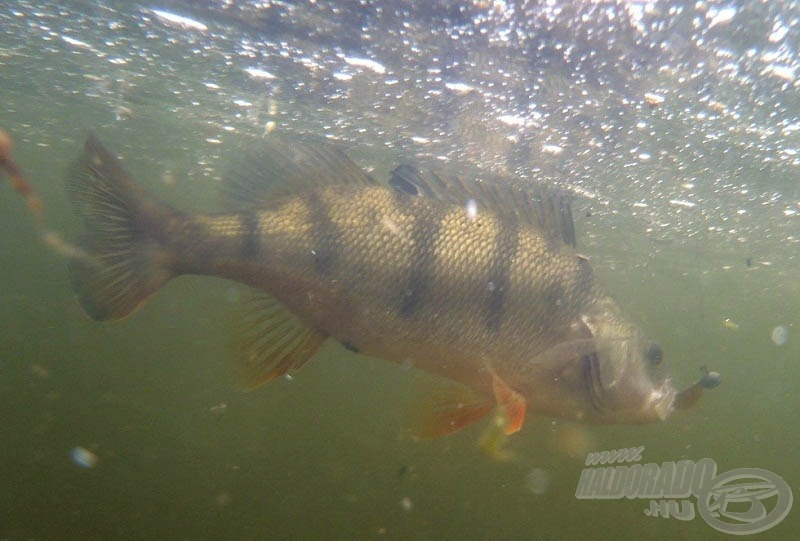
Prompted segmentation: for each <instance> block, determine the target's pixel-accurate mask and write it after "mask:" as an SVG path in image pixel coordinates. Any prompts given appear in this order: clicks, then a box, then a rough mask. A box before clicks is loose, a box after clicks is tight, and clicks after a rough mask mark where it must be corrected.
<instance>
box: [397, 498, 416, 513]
mask: <svg viewBox="0 0 800 541" xmlns="http://www.w3.org/2000/svg"><path fill="white" fill-rule="evenodd" d="M400 507H402V508H403V511H405V512H409V511H411V510H412V509H413V508H414V502H412V501H411V498H409V497H408V496H406V497H405V498H403V499H402V500H400Z"/></svg>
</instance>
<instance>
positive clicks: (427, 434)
mask: <svg viewBox="0 0 800 541" xmlns="http://www.w3.org/2000/svg"><path fill="white" fill-rule="evenodd" d="M493 407H494V404H493V403H492V400H491V398H490V397H487V396H484V395H480V394H478V393H476V392H475V391H473V390H472V389H469V388H468V387H464V386H462V385H458V384H452V385H449V386H447V387H446V388H445V389H444V390H441V389H440V390H439V391H438V392H436V393H435V394H433V395H431V396H429V398H428V399H427V400H423V401H422V403H421V404H420V406H419V408H418V411H417V412H416V414H415V415H414V419H413V421H412V428H411V434H412V435H413V436H414V437H416V438H420V439H429V438H438V437H439V436H445V435H447V434H450V433H452V432H456V431H458V430H461V429H462V428H464V427H467V426H469V425H471V424H473V423H475V422H477V421H479V420H480V419H481V418H483V416H484V415H486V414H487V413H489V412H490V411H492V408H493Z"/></svg>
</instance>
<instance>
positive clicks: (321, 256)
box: [306, 192, 341, 275]
mask: <svg viewBox="0 0 800 541" xmlns="http://www.w3.org/2000/svg"><path fill="white" fill-rule="evenodd" d="M306 203H307V204H308V210H309V219H310V220H311V235H312V238H313V239H314V240H313V242H314V248H313V251H312V253H313V256H314V271H316V272H317V273H318V274H323V275H324V274H330V272H331V270H332V268H333V264H334V263H335V260H336V250H337V249H338V248H339V243H340V239H341V231H340V230H339V228H338V227H337V226H336V224H335V223H333V220H331V215H330V209H329V208H328V207H327V206H326V205H325V202H324V201H323V200H322V199H321V198H320V197H319V194H317V193H315V192H311V193H310V194H308V197H307V198H306Z"/></svg>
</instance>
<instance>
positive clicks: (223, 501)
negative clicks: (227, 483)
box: [215, 492, 231, 507]
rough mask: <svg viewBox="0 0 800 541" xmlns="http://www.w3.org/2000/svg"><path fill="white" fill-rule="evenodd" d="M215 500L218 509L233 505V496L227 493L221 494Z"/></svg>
mask: <svg viewBox="0 0 800 541" xmlns="http://www.w3.org/2000/svg"><path fill="white" fill-rule="evenodd" d="M215 499H216V502H217V507H227V506H229V505H230V504H231V495H230V494H228V493H227V492H220V493H219V494H217V497H216V498H215Z"/></svg>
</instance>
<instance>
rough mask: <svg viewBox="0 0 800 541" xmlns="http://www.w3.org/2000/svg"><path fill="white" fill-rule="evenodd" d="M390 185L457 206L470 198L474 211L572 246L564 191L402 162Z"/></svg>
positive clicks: (568, 210)
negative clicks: (424, 168) (447, 173)
mask: <svg viewBox="0 0 800 541" xmlns="http://www.w3.org/2000/svg"><path fill="white" fill-rule="evenodd" d="M389 185H390V186H391V187H392V188H394V189H395V190H398V191H400V192H403V193H407V194H409V195H413V196H419V197H430V198H433V199H438V200H440V201H445V202H448V203H451V204H456V205H467V204H469V202H470V201H473V202H474V204H475V205H477V210H478V211H479V212H480V211H481V210H488V211H490V212H492V213H493V214H496V215H498V216H501V217H502V218H504V219H507V220H515V221H518V222H520V223H525V224H529V225H532V226H535V227H538V228H539V229H540V230H542V231H543V232H544V233H546V234H547V235H551V236H552V237H553V238H558V239H561V240H563V241H564V242H565V243H566V244H569V245H570V246H575V226H574V225H573V221H572V210H571V208H570V204H569V197H568V195H567V194H566V192H564V191H562V190H558V189H554V188H550V187H546V186H544V185H539V184H537V185H535V186H532V187H530V188H525V189H521V188H518V187H516V186H512V185H509V184H507V183H504V182H502V181H494V182H493V181H483V180H474V181H467V180H464V179H463V178H462V177H461V176H459V175H450V176H443V175H441V174H439V173H437V172H435V171H426V172H422V171H420V170H419V169H417V168H416V167H414V166H412V165H408V164H403V165H400V166H398V167H396V168H395V169H394V171H392V174H391V177H390V179H389Z"/></svg>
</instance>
